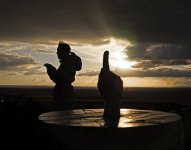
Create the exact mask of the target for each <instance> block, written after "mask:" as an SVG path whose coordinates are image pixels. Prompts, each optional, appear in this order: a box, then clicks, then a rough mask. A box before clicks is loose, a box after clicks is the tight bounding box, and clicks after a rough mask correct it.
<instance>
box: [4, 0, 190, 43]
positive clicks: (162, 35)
mask: <svg viewBox="0 0 191 150" xmlns="http://www.w3.org/2000/svg"><path fill="white" fill-rule="evenodd" d="M190 14H191V9H190V4H189V3H188V2H184V1H178V0H174V1H172V0H155V1H153V0H142V1H140V0H91V1H90V0H78V1H76V0H63V1H50V0H46V1H45V0H38V1H24V0H15V1H13V0H12V1H4V2H2V3H1V5H0V20H1V24H0V29H1V38H5V39H6V38H7V39H9V38H14V39H23V40H24V39H33V40H35V38H38V39H36V40H39V39H40V38H47V39H51V38H54V39H55V38H57V39H60V38H62V39H63V38H64V39H78V40H83V39H85V40H87V41H88V40H89V41H92V40H93V39H96V38H100V37H104V36H111V35H114V36H118V37H123V38H126V39H130V40H132V41H138V42H157V43H177V42H178V43H182V42H183V43H184V42H188V41H189V40H190V33H191V28H190V26H191V18H190ZM39 37H40V38H39Z"/></svg>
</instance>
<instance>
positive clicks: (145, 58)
mask: <svg viewBox="0 0 191 150" xmlns="http://www.w3.org/2000/svg"><path fill="white" fill-rule="evenodd" d="M125 53H126V54H127V56H128V59H130V60H133V61H137V62H138V63H137V64H136V65H134V66H132V67H133V68H144V69H148V68H156V67H162V66H169V67H173V66H187V65H190V64H191V61H190V60H191V45H177V44H155V45H154V44H143V43H142V44H135V45H133V46H131V47H127V48H126V50H125Z"/></svg>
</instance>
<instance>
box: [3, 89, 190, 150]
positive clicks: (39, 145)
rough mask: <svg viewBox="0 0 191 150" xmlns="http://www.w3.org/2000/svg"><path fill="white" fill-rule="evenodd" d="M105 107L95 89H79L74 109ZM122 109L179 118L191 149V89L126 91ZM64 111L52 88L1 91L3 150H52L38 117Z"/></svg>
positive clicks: (187, 149) (187, 148)
mask: <svg viewBox="0 0 191 150" xmlns="http://www.w3.org/2000/svg"><path fill="white" fill-rule="evenodd" d="M102 107H103V101H102V99H101V97H100V95H99V92H98V91H97V89H96V88H76V101H75V105H74V106H73V108H74V109H78V108H102ZM121 107H122V108H138V109H152V110H160V111H167V112H174V113H177V114H179V115H180V116H181V117H182V123H183V127H184V134H185V144H186V150H189V149H191V128H190V127H191V88H125V89H124V94H123V99H122V103H121ZM63 109H70V108H64V107H63V106H59V105H56V104H54V102H53V100H52V88H51V87H0V119H1V124H0V142H1V144H0V149H13V148H14V149H16V148H17V149H31V150H32V149H33V150H34V149H53V148H52V147H51V145H49V144H48V143H46V138H44V140H45V141H42V138H41V137H42V134H43V132H42V128H41V123H40V122H39V121H38V116H39V114H41V113H44V112H48V111H53V110H63ZM39 139H41V140H39ZM39 141H40V142H39Z"/></svg>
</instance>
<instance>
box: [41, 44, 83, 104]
mask: <svg viewBox="0 0 191 150" xmlns="http://www.w3.org/2000/svg"><path fill="white" fill-rule="evenodd" d="M57 56H58V59H59V60H60V66H59V68H58V69H56V68H55V67H54V66H52V65H51V64H48V63H47V64H45V65H44V66H46V68H47V73H48V75H49V77H50V79H51V80H52V81H53V82H54V83H55V86H54V90H53V96H54V100H55V102H58V103H60V104H64V105H70V104H72V103H73V100H74V98H75V94H74V88H73V86H72V82H74V81H75V74H76V71H79V70H81V67H82V62H81V59H80V57H78V56H77V55H76V54H75V53H73V52H71V48H70V46H69V45H68V44H66V43H64V42H62V41H60V42H59V44H58V48H57Z"/></svg>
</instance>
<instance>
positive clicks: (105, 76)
mask: <svg viewBox="0 0 191 150" xmlns="http://www.w3.org/2000/svg"><path fill="white" fill-rule="evenodd" d="M108 57H109V52H108V51H105V52H104V55H103V68H102V69H101V71H100V74H99V80H98V84H97V86H98V89H99V92H100V94H101V96H102V97H103V99H104V114H103V116H104V117H106V118H111V119H117V118H119V117H120V100H121V97H122V93H123V81H122V80H121V78H120V77H119V76H117V75H116V74H114V73H113V72H111V71H110V69H109V62H108V61H109V60H108Z"/></svg>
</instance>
